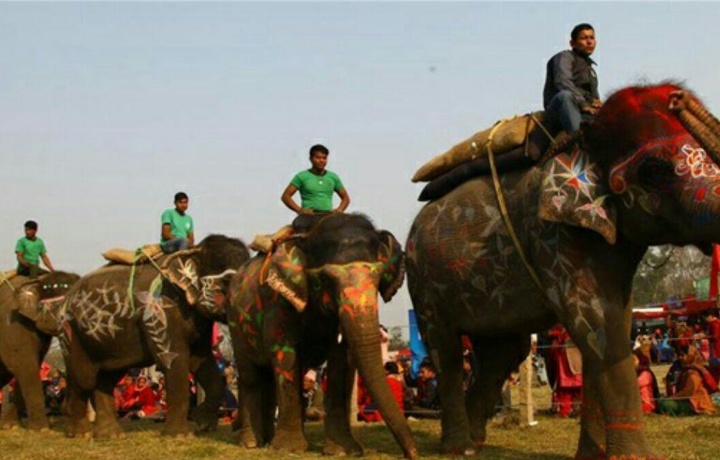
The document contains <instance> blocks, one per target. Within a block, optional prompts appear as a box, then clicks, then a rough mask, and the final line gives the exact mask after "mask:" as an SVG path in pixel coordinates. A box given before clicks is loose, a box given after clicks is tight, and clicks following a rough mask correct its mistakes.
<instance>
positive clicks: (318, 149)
mask: <svg viewBox="0 0 720 460" xmlns="http://www.w3.org/2000/svg"><path fill="white" fill-rule="evenodd" d="M315 152H320V153H324V154H325V155H330V150H328V148H327V147H325V146H324V145H322V144H315V145H313V146H312V147H310V154H309V156H310V157H311V158H312V156H313V153H315Z"/></svg>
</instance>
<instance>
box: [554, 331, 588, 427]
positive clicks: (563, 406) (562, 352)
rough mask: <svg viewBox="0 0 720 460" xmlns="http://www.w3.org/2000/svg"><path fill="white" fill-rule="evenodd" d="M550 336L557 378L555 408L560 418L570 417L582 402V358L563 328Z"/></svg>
mask: <svg viewBox="0 0 720 460" xmlns="http://www.w3.org/2000/svg"><path fill="white" fill-rule="evenodd" d="M550 335H551V336H552V337H554V340H553V344H552V348H551V351H550V356H551V360H552V362H553V366H554V369H555V376H556V377H555V385H554V388H553V406H554V407H555V409H556V411H557V414H558V416H559V417H569V416H570V415H571V414H573V412H574V411H573V408H574V406H575V405H577V404H580V401H581V400H582V382H583V380H582V357H581V355H580V351H579V350H578V348H577V347H576V346H575V344H574V343H573V342H572V340H571V339H570V335H569V334H568V332H567V331H566V330H565V328H564V327H563V326H561V325H558V326H556V327H555V328H554V329H553V330H552V331H551V333H550ZM575 412H577V411H575Z"/></svg>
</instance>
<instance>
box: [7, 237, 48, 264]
mask: <svg viewBox="0 0 720 460" xmlns="http://www.w3.org/2000/svg"><path fill="white" fill-rule="evenodd" d="M15 252H16V253H17V252H20V253H22V256H23V258H24V259H25V261H27V262H28V263H30V264H32V265H38V264H40V256H42V255H45V252H47V251H46V250H45V243H43V240H41V239H40V238H38V237H35V239H34V240H31V239H30V238H28V237H27V236H23V237H22V238H20V239H19V240H18V242H17V244H16V245H15Z"/></svg>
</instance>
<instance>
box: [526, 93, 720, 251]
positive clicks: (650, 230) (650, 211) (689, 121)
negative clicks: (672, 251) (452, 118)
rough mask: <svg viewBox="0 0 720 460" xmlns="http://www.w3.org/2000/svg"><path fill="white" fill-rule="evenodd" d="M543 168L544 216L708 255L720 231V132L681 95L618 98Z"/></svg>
mask: <svg viewBox="0 0 720 460" xmlns="http://www.w3.org/2000/svg"><path fill="white" fill-rule="evenodd" d="M580 134H581V135H580V136H579V139H580V140H579V141H578V142H576V143H574V144H572V145H571V146H570V148H569V149H568V150H567V151H565V152H562V153H560V154H559V155H557V156H555V157H554V158H552V159H551V160H550V161H549V162H548V163H546V164H545V165H544V167H543V172H542V173H543V179H542V185H541V194H540V206H539V215H540V217H541V218H543V219H545V220H550V221H555V222H563V223H568V224H571V225H576V226H579V227H583V228H587V229H590V230H593V231H595V232H597V233H599V234H600V235H602V236H603V237H604V238H605V239H606V240H607V241H608V242H609V243H611V244H613V243H615V241H616V239H617V237H618V233H619V234H621V235H622V236H623V237H624V238H626V239H627V240H628V241H631V242H633V243H637V244H642V245H657V244H677V245H684V244H696V245H698V246H699V247H700V248H701V249H703V250H707V249H709V243H712V242H715V241H717V240H718V236H717V235H718V231H719V230H720V228H719V227H720V213H719V212H718V211H720V167H718V165H719V164H720V122H718V120H717V119H716V118H715V117H714V116H713V115H712V114H710V113H709V112H708V111H707V109H705V108H704V107H703V105H702V104H701V103H700V101H699V100H698V99H697V98H696V97H695V96H694V95H693V94H691V93H690V92H688V91H687V90H684V89H683V88H681V87H680V86H678V85H672V84H664V85H659V86H638V87H631V88H626V89H623V90H621V91H618V92H616V93H615V94H613V95H612V96H611V97H610V98H608V100H607V101H606V102H605V104H604V105H603V107H602V109H601V110H600V111H599V112H598V114H597V116H596V117H595V119H594V120H593V121H592V122H590V123H587V124H585V125H583V127H582V129H581V133H580Z"/></svg>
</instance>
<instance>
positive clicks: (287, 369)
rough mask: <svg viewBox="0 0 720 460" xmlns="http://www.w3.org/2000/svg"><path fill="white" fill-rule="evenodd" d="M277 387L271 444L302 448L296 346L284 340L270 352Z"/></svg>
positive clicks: (299, 379) (291, 450) (297, 449)
mask: <svg viewBox="0 0 720 460" xmlns="http://www.w3.org/2000/svg"><path fill="white" fill-rule="evenodd" d="M272 366H273V369H274V370H275V382H276V388H277V402H278V418H277V428H276V430H275V436H274V437H273V439H272V443H271V445H272V447H274V448H276V449H281V450H286V451H290V452H304V451H306V450H307V448H308V442H307V440H306V439H305V433H304V431H303V421H302V404H301V402H300V382H301V376H300V367H299V363H298V361H297V355H296V354H295V349H294V348H293V347H292V346H289V345H287V344H280V345H278V352H277V353H276V354H274V355H273V358H272Z"/></svg>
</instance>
